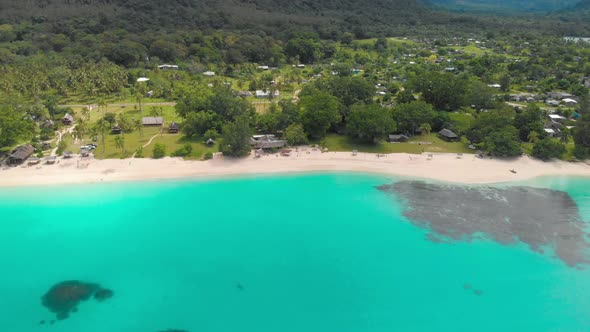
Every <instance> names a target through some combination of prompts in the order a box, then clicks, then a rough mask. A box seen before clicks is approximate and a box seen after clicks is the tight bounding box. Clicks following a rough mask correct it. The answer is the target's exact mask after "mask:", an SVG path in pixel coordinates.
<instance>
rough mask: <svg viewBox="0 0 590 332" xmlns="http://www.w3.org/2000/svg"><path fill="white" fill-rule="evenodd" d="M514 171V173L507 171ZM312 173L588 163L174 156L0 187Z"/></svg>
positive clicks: (10, 177) (462, 172) (448, 175)
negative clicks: (197, 158)
mask: <svg viewBox="0 0 590 332" xmlns="http://www.w3.org/2000/svg"><path fill="white" fill-rule="evenodd" d="M511 170H514V171H516V173H513V172H511ZM312 171H342V172H365V173H378V174H384V175H393V176H395V175H398V176H408V177H418V178H426V179H434V180H440V181H447V182H456V183H470V184H471V183H473V184H475V183H498V182H508V181H521V180H527V179H531V178H535V177H539V176H587V177H590V165H588V164H586V163H569V162H563V161H552V162H543V161H539V160H536V159H533V158H530V157H526V156H525V157H520V158H518V159H515V160H510V161H506V160H498V159H489V158H487V159H480V158H477V157H476V156H475V155H464V156H462V157H459V156H458V155H456V154H433V155H432V158H430V156H429V154H422V155H409V154H389V155H377V154H369V153H358V154H356V155H353V154H352V153H350V152H325V153H322V152H320V151H319V150H312V149H306V150H299V151H293V152H292V153H291V155H290V156H281V155H277V154H271V155H264V156H262V157H260V158H255V157H254V156H250V157H248V158H244V159H227V158H225V159H224V158H223V157H218V158H215V159H213V160H209V161H184V160H182V159H180V158H164V159H159V160H154V159H122V160H120V159H109V160H93V159H91V160H89V161H87V162H82V161H80V159H79V158H72V159H61V158H60V160H59V161H58V164H56V165H34V166H24V165H23V166H19V167H10V168H9V167H4V168H2V170H0V186H2V187H8V186H10V187H12V186H33V185H53V184H73V183H99V182H113V181H138V180H155V179H179V178H198V177H208V178H216V177H224V176H236V175H248V176H252V175H264V174H276V173H289V172H291V173H296V172H312Z"/></svg>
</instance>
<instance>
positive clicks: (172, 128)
mask: <svg viewBox="0 0 590 332" xmlns="http://www.w3.org/2000/svg"><path fill="white" fill-rule="evenodd" d="M179 131H180V125H179V124H178V123H176V122H172V123H171V124H170V126H168V132H169V133H170V134H178V132H179Z"/></svg>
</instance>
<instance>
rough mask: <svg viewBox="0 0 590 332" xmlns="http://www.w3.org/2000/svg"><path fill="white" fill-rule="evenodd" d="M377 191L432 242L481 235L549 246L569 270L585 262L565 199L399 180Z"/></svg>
mask: <svg viewBox="0 0 590 332" xmlns="http://www.w3.org/2000/svg"><path fill="white" fill-rule="evenodd" d="M379 189H380V190H381V191H383V192H386V193H391V194H394V195H395V197H396V198H397V199H398V200H399V201H400V203H402V204H404V205H405V210H404V215H405V216H406V217H407V218H408V219H410V220H411V222H412V223H413V224H415V225H417V226H419V227H422V228H424V229H427V230H429V231H430V232H431V233H430V234H429V236H428V238H429V239H430V240H433V241H440V240H447V241H448V240H453V241H470V240H473V239H477V238H478V236H480V235H482V234H483V235H484V236H486V237H488V238H490V239H492V240H494V241H497V242H499V243H502V244H511V243H516V242H518V241H521V242H524V243H526V244H527V245H528V246H529V247H530V248H531V249H532V250H534V251H537V252H539V253H543V250H542V248H543V247H545V246H546V247H552V248H554V250H555V253H556V255H557V256H558V257H559V258H560V259H561V260H563V261H564V262H565V263H567V264H568V265H570V266H575V265H578V264H582V263H588V259H587V257H586V253H585V250H586V249H587V248H588V244H589V243H588V240H587V239H586V237H585V232H584V228H585V224H584V222H583V221H582V220H581V217H580V213H579V211H578V207H577V205H576V203H575V202H574V200H573V199H572V198H571V197H570V195H569V194H568V193H566V192H563V191H556V190H551V189H543V188H532V187H521V186H518V187H517V186H514V187H505V188H496V187H489V186H457V185H449V184H435V183H427V182H422V181H400V182H396V183H394V184H391V185H384V186H381V187H379Z"/></svg>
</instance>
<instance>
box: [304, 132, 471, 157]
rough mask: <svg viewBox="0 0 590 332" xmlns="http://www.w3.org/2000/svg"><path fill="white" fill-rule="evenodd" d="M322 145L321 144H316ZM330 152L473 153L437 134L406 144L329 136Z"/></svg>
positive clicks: (327, 141)
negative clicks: (374, 142) (442, 138)
mask: <svg viewBox="0 0 590 332" xmlns="http://www.w3.org/2000/svg"><path fill="white" fill-rule="evenodd" d="M420 142H429V143H431V144H419V143H420ZM315 143H318V144H319V143H320V142H315ZM321 143H322V144H323V145H324V146H325V147H327V148H328V150H329V151H352V150H358V151H359V152H367V153H412V154H420V153H423V152H434V153H473V151H471V150H469V149H468V148H467V145H468V144H467V142H466V141H462V142H454V143H450V142H446V141H443V140H441V139H440V138H438V137H437V136H436V134H430V135H424V136H415V137H412V138H411V139H410V140H409V141H408V142H406V143H388V142H386V141H380V142H378V143H377V144H363V143H358V142H355V141H354V140H352V139H350V138H349V137H347V136H341V135H336V134H330V135H328V136H327V137H326V138H325V139H324V140H323V141H322V142H321Z"/></svg>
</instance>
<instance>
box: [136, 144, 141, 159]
mask: <svg viewBox="0 0 590 332" xmlns="http://www.w3.org/2000/svg"><path fill="white" fill-rule="evenodd" d="M135 158H143V146H140V147H139V148H137V150H135Z"/></svg>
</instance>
